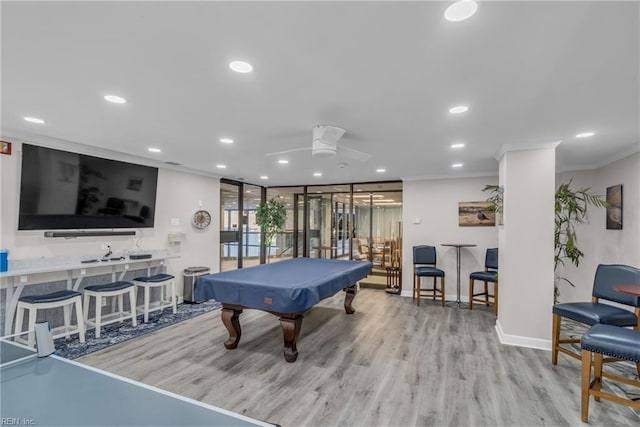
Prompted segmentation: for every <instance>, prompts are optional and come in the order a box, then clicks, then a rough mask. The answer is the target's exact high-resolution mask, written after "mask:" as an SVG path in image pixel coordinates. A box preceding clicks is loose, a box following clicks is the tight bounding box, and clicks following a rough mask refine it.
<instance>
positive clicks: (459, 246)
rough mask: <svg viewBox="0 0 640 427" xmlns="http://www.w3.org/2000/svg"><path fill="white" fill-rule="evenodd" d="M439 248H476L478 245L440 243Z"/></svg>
mask: <svg viewBox="0 0 640 427" xmlns="http://www.w3.org/2000/svg"><path fill="white" fill-rule="evenodd" d="M440 245H441V246H455V247H456V248H472V247H474V246H478V245H474V244H473V243H441V244H440Z"/></svg>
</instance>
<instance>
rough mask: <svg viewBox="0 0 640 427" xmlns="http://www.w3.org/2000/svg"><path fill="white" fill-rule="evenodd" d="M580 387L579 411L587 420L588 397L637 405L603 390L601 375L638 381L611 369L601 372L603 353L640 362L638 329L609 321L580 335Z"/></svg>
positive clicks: (639, 383) (638, 384)
mask: <svg viewBox="0 0 640 427" xmlns="http://www.w3.org/2000/svg"><path fill="white" fill-rule="evenodd" d="M580 347H581V348H582V381H581V384H582V387H581V389H582V390H581V405H580V406H581V413H582V421H583V422H585V423H586V422H588V421H589V398H590V397H591V396H593V397H594V399H595V400H596V401H600V399H601V398H602V399H607V400H612V401H614V402H616V403H620V404H622V405H626V406H631V407H633V408H637V409H640V402H638V401H635V400H631V399H625V398H623V397H620V396H618V395H615V394H612V393H609V392H606V391H603V390H602V378H603V377H607V378H609V379H611V380H614V381H619V382H622V383H624V384H629V385H632V386H636V387H640V381H636V380H634V379H631V378H626V377H622V376H619V375H615V374H612V373H603V372H602V363H603V361H604V360H603V356H610V357H612V358H614V359H616V360H628V361H630V362H635V363H636V366H639V365H640V331H633V330H630V329H625V328H620V327H618V326H612V325H603V324H600V325H595V326H593V327H592V328H591V329H589V330H588V331H587V332H585V334H584V335H583V336H582V340H581V342H580ZM592 360H593V373H594V380H593V382H592V381H591V366H592Z"/></svg>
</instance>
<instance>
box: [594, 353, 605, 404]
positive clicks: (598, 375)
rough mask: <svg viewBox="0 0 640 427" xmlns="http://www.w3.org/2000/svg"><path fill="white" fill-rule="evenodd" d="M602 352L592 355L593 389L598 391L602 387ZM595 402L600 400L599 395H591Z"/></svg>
mask: <svg viewBox="0 0 640 427" xmlns="http://www.w3.org/2000/svg"><path fill="white" fill-rule="evenodd" d="M602 357H603V356H602V353H595V354H594V355H593V381H594V383H593V389H594V390H597V391H600V390H601V389H602ZM593 399H594V400H595V401H596V402H600V396H597V395H595V396H593Z"/></svg>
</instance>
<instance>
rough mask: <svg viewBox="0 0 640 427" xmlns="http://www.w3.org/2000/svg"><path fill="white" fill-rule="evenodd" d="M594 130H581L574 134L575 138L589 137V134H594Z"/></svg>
mask: <svg viewBox="0 0 640 427" xmlns="http://www.w3.org/2000/svg"><path fill="white" fill-rule="evenodd" d="M595 134H596V133H595V132H582V133H579V134H577V135H576V138H589V137H590V136H593V135H595Z"/></svg>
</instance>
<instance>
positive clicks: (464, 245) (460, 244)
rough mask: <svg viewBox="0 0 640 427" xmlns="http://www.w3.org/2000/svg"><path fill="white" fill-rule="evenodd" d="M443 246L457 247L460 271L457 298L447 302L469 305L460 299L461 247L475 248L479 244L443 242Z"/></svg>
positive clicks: (458, 269) (457, 279) (457, 282)
mask: <svg viewBox="0 0 640 427" xmlns="http://www.w3.org/2000/svg"><path fill="white" fill-rule="evenodd" d="M441 246H450V247H453V248H456V268H457V271H458V276H457V277H456V300H455V301H448V302H447V304H451V303H452V304H455V305H456V307H457V308H460V307H461V305H462V304H464V305H469V304H467V303H466V302H462V301H461V300H460V248H473V247H476V246H478V245H474V244H473V243H442V244H441Z"/></svg>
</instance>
